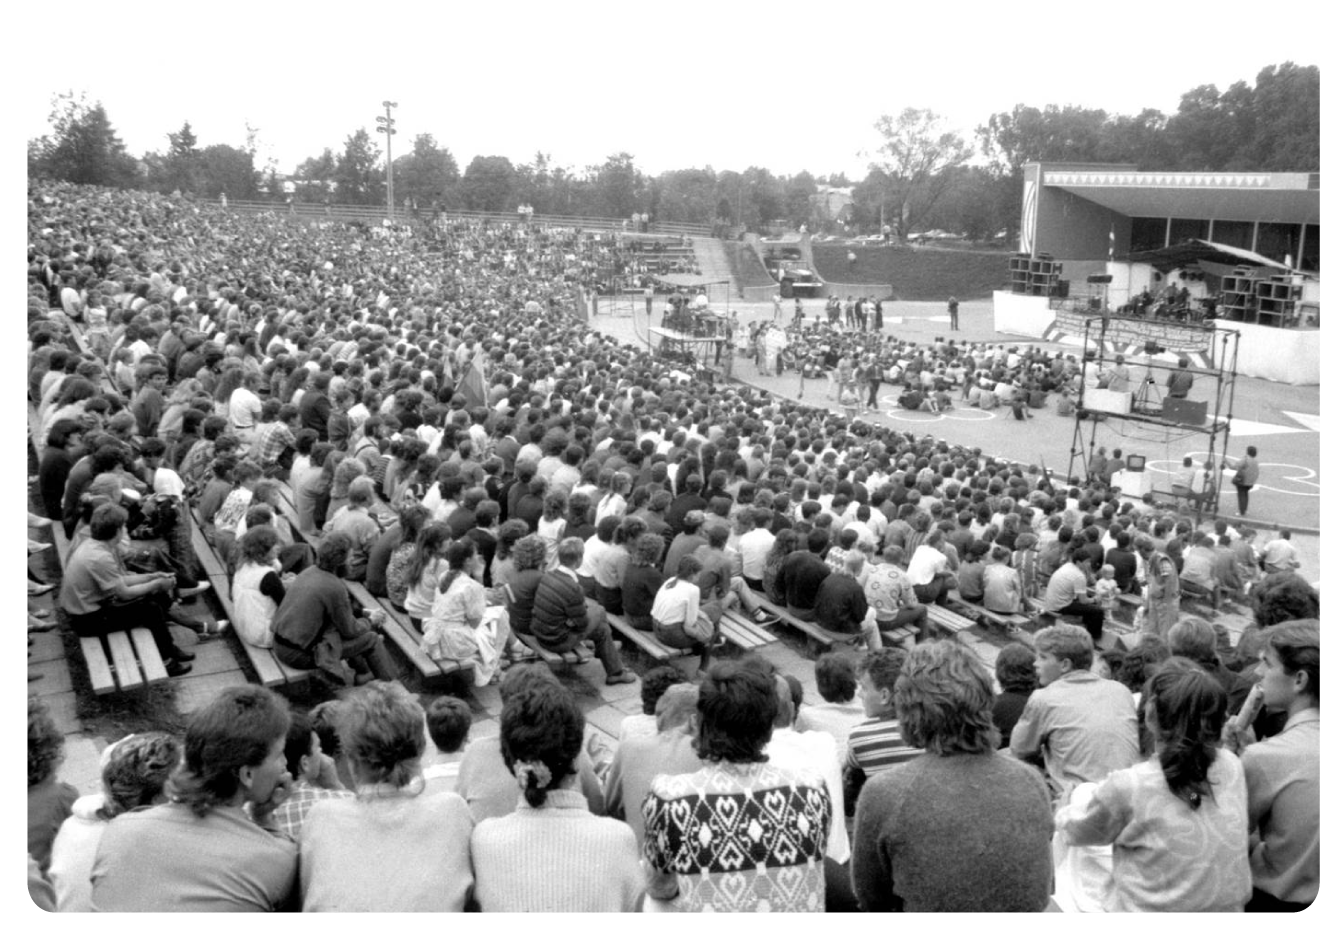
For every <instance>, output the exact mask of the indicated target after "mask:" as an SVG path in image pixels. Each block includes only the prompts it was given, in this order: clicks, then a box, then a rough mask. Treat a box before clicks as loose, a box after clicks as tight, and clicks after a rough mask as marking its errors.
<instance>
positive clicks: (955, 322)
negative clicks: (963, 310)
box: [946, 296, 960, 331]
mask: <svg viewBox="0 0 1342 935" xmlns="http://www.w3.org/2000/svg"><path fill="white" fill-rule="evenodd" d="M946 311H948V312H950V315H951V330H952V331H959V330H960V300H959V299H957V298H956V297H955V296H951V298H950V301H949V302H947V303H946Z"/></svg>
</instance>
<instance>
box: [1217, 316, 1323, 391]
mask: <svg viewBox="0 0 1342 935" xmlns="http://www.w3.org/2000/svg"><path fill="white" fill-rule="evenodd" d="M1218 324H1221V323H1220V322H1218ZM1224 327H1226V328H1231V329H1234V330H1235V331H1238V332H1239V333H1240V340H1239V372H1240V373H1241V374H1242V375H1243V376H1246V377H1262V378H1263V379H1265V380H1276V381H1277V382H1278V383H1290V384H1292V385H1294V386H1318V384H1319V351H1320V346H1319V344H1320V339H1319V336H1320V334H1321V333H1322V332H1319V331H1299V330H1297V329H1295V328H1270V327H1268V326H1266V325H1248V324H1244V323H1243V322H1238V321H1228V322H1225V323H1224ZM1217 354H1218V356H1219V354H1220V349H1219V348H1218V349H1217ZM1227 363H1228V362H1227Z"/></svg>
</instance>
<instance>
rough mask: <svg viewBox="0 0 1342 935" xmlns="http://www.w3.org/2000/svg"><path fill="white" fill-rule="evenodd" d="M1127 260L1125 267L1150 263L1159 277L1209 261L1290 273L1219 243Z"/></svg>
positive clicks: (1185, 246)
mask: <svg viewBox="0 0 1342 935" xmlns="http://www.w3.org/2000/svg"><path fill="white" fill-rule="evenodd" d="M1127 260H1128V262H1129V263H1150V264H1151V265H1152V266H1154V267H1155V268H1156V269H1158V270H1160V271H1161V272H1162V273H1168V272H1169V271H1170V270H1172V269H1179V268H1181V267H1185V266H1192V265H1193V264H1194V263H1196V262H1198V261H1199V260H1210V261H1211V262H1213V263H1220V264H1224V265H1226V266H1242V265H1244V264H1246V263H1247V264H1250V265H1253V266H1270V267H1272V268H1274V269H1280V270H1287V271H1289V270H1290V269H1291V268H1290V267H1289V266H1287V265H1286V264H1284V263H1278V262H1277V261H1276V260H1270V259H1268V258H1267V257H1265V256H1263V255H1262V254H1259V253H1254V252H1253V251H1252V250H1245V249H1243V248H1241V247H1231V246H1229V245H1227V244H1223V243H1212V242H1211V241H1210V240H1186V241H1184V242H1183V243H1180V244H1170V245H1169V246H1168V247H1161V248H1160V249H1159V250H1142V251H1140V252H1138V253H1130V254H1128V256H1127Z"/></svg>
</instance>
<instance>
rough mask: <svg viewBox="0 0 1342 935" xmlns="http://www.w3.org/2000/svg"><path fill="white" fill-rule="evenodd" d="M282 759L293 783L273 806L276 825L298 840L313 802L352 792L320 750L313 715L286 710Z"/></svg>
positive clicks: (319, 741) (334, 766) (333, 763)
mask: <svg viewBox="0 0 1342 935" xmlns="http://www.w3.org/2000/svg"><path fill="white" fill-rule="evenodd" d="M284 760H285V763H286V764H288V768H289V776H290V777H291V778H292V779H293V781H294V784H293V788H292V789H291V790H290V793H289V797H288V798H286V799H285V800H284V803H283V804H282V805H280V807H279V808H277V809H275V824H276V825H277V826H278V827H279V829H280V831H281V832H283V833H284V834H285V835H286V836H287V837H288V838H289V839H290V840H292V841H294V842H295V843H298V842H299V841H301V840H302V838H303V822H304V821H305V820H306V818H307V815H308V812H309V811H311V810H312V806H313V805H316V804H317V803H318V802H320V801H321V800H322V799H332V798H335V799H339V798H351V797H353V795H354V793H352V792H350V791H349V790H347V789H346V788H345V787H344V785H343V784H342V783H341V781H340V779H339V777H338V776H337V775H336V765H335V760H333V759H332V758H331V757H329V756H327V755H326V754H325V753H323V752H322V747H321V738H320V737H318V736H317V731H316V730H314V729H313V726H312V718H311V717H310V716H309V715H308V714H306V713H305V712H303V711H298V710H291V711H290V712H289V733H288V734H287V735H286V736H285V738H284Z"/></svg>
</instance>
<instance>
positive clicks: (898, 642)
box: [881, 624, 918, 649]
mask: <svg viewBox="0 0 1342 935" xmlns="http://www.w3.org/2000/svg"><path fill="white" fill-rule="evenodd" d="M909 637H913V638H914V639H915V640H917V639H918V628H917V627H915V626H913V625H911V624H910V625H908V626H902V627H897V628H896V629H894V630H882V631H881V642H882V643H884V644H885V645H886V646H895V647H898V648H901V649H902V648H903V646H904V642H905V640H907V639H908V638H909Z"/></svg>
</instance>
